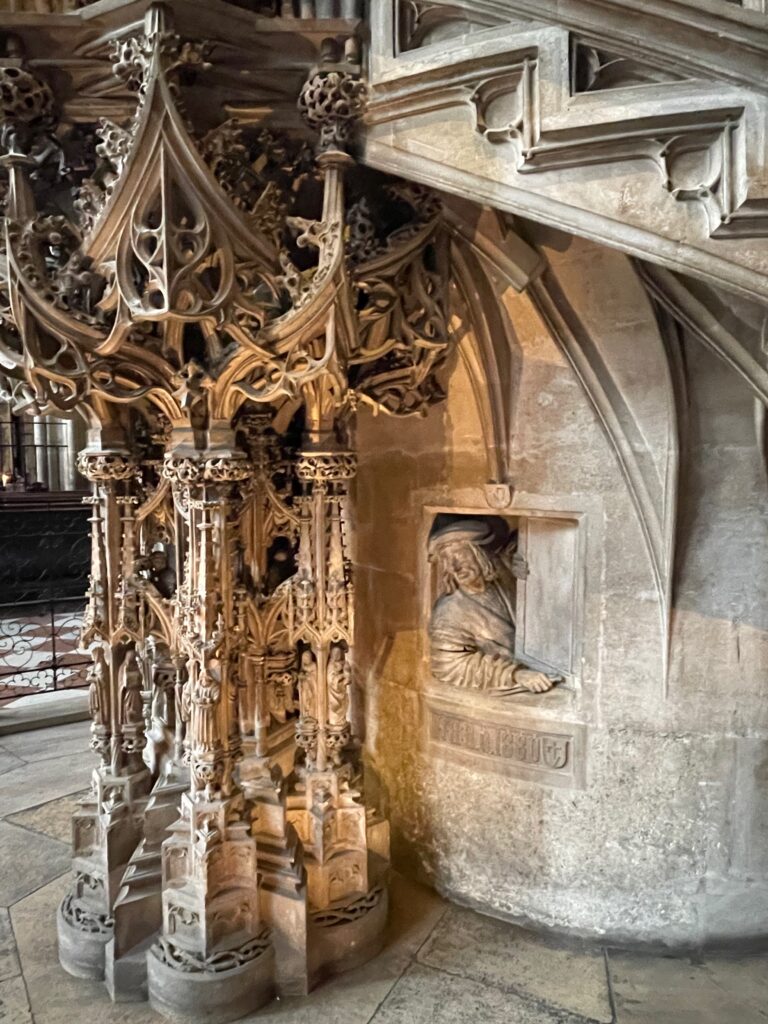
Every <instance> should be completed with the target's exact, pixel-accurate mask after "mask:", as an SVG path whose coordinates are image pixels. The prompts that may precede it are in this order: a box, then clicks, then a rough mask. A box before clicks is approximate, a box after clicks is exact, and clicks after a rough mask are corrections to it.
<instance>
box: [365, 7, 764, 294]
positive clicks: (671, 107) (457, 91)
mask: <svg viewBox="0 0 768 1024" xmlns="http://www.w3.org/2000/svg"><path fill="white" fill-rule="evenodd" d="M371 21H372V24H371V46H372V52H371V59H370V82H371V101H370V104H369V111H368V118H367V122H368V127H367V132H366V137H365V140H364V159H365V160H366V161H367V162H368V163H369V164H371V165H373V166H375V167H378V168H380V169H382V170H386V171H390V172H394V173H399V174H403V175H406V176H408V177H411V178H414V179H416V180H418V181H421V182H424V183H425V184H429V185H433V186H436V187H438V188H441V189H443V190H445V191H447V192H452V193H456V194H459V195H471V196H473V197H474V198H476V199H478V200H480V201H485V202H487V203H488V204H489V205H491V206H495V207H497V208H498V209H502V210H506V211H509V212H512V213H519V214H522V215H525V216H527V217H530V218H531V219H533V220H538V221H543V222H545V223H548V224H551V225H553V226H556V227H559V228H563V229H565V230H567V231H570V232H572V233H573V234H577V235H581V236H583V237H587V238H593V239H596V240H598V241H602V242H605V243H607V244H609V245H612V246H615V247H618V248H620V249H622V250H624V251H626V252H629V253H631V254H633V255H636V256H640V257H644V258H647V259H650V260H652V261H653V262H656V263H660V264H663V265H665V266H668V267H670V268H671V269H674V270H679V271H683V272H686V273H690V274H693V275H696V276H699V277H702V278H706V279H708V280H710V281H711V282H717V283H719V284H724V285H726V286H728V287H731V288H735V289H738V290H740V291H742V292H743V293H746V294H749V295H752V296H759V297H763V296H764V295H765V290H766V275H767V274H768V164H767V163H766V151H765V145H764V130H765V128H764V122H765V91H766V81H768V79H766V75H765V71H766V67H767V66H768V20H767V19H766V15H765V14H763V13H759V12H757V11H752V10H744V9H742V8H741V7H737V6H736V5H734V4H731V3H726V2H725V0H703V2H701V3H695V4H694V3H693V2H690V0H671V2H665V3H660V2H658V0H650V2H649V0H643V2H639V0H634V2H633V0H599V2H598V0H568V2H565V3H559V2H558V3H556V2H554V0H541V2H539V0H537V2H531V0H463V2H459V3H451V4H435V3H422V2H416V3H407V4H406V3H402V2H400V0H388V2H384V3H381V4H375V5H373V8H372V11H371Z"/></svg>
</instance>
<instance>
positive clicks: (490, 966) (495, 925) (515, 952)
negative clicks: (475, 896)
mask: <svg viewBox="0 0 768 1024" xmlns="http://www.w3.org/2000/svg"><path fill="white" fill-rule="evenodd" d="M417 959H418V961H419V962H420V963H423V964H426V965H427V966H428V967H434V968H438V969H439V970H441V971H445V972H446V973H448V974H456V975H460V976H462V977H465V978H470V979H472V980H473V981H477V982H480V983H481V984H483V985H493V986H495V987H497V988H500V989H503V990H504V991H507V992H512V993H516V994H518V995H522V996H525V997H527V998H529V999H532V1000H534V1001H536V1002H538V1003H541V1004H542V1005H547V1006H550V1007H552V1008H553V1009H568V1010H571V1011H575V1012H576V1013H579V1014H581V1016H583V1017H588V1018H589V1019H590V1020H595V1021H600V1022H601V1024H610V1022H611V1020H612V1016H613V1015H612V1012H611V1004H610V998H609V993H608V979H607V976H606V968H605V957H604V955H603V952H602V950H601V949H599V948H597V949H594V950H590V949H589V948H578V949H577V948H567V947H562V946H556V945H553V944H552V943H548V942H546V941H545V940H543V939H541V938H539V937H536V936H533V935H532V934H531V933H530V932H525V931H524V930H523V929H521V928H515V927H514V926H512V925H509V924H505V923H504V922H502V921H495V920H493V919H492V918H489V917H481V916H480V915H479V914H475V913H474V912H473V911H471V910H464V909H461V908H458V907H451V908H450V910H448V911H447V913H446V914H445V916H444V917H443V918H442V920H441V921H440V923H439V925H438V926H437V927H436V928H435V930H434V931H433V932H432V934H431V935H430V937H429V939H428V940H427V941H426V942H425V943H424V946H423V947H422V948H421V950H420V951H419V954H418V957H417Z"/></svg>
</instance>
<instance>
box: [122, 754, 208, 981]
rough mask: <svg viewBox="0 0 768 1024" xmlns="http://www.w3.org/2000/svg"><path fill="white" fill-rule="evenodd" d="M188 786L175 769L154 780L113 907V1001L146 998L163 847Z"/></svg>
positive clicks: (159, 916) (157, 918)
mask: <svg viewBox="0 0 768 1024" xmlns="http://www.w3.org/2000/svg"><path fill="white" fill-rule="evenodd" d="M188 787H189V776H188V771H187V769H186V768H182V769H176V770H175V771H173V772H171V773H170V774H168V775H164V776H161V777H160V778H159V779H158V780H157V782H156V783H155V785H154V787H153V789H152V792H151V794H150V797H149V800H148V802H147V807H146V811H145V814H144V837H143V839H142V840H141V842H140V843H139V844H138V846H137V847H136V849H135V850H134V853H133V855H132V856H131V859H130V860H129V862H128V865H127V867H126V869H125V873H124V875H123V879H122V884H121V888H120V892H119V894H118V896H117V899H116V901H115V905H114V920H115V928H114V937H113V939H112V941H111V942H110V944H109V946H108V947H107V961H106V972H105V973H106V982H107V988H108V989H109V992H110V995H111V996H112V998H113V999H115V1000H117V1001H135V1000H144V999H146V998H147V996H146V976H147V962H146V949H147V946H148V945H149V943H151V941H152V940H153V938H154V936H155V934H156V932H157V931H158V929H159V928H160V923H161V920H162V901H161V885H162V860H161V847H162V843H163V840H164V839H165V838H166V836H167V835H168V830H169V828H171V826H172V825H173V823H174V822H175V821H176V820H177V819H178V817H179V802H180V800H181V795H182V793H184V792H185V791H186V790H187V789H188ZM137 939H138V941H137Z"/></svg>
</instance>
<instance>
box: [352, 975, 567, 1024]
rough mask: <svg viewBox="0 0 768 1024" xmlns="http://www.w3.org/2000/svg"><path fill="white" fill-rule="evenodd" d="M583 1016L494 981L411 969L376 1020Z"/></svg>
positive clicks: (545, 1021) (544, 1023)
mask: <svg viewBox="0 0 768 1024" xmlns="http://www.w3.org/2000/svg"><path fill="white" fill-rule="evenodd" d="M583 1020H584V1019H583V1017H577V1016H575V1015H574V1014H570V1013H562V1012H559V1011H553V1010H550V1009H548V1008H546V1007H543V1006H538V1005H536V1004H535V1003H531V1002H527V1001H524V1000H523V999H521V998H520V997H519V996H516V995H514V994H513V993H511V992H505V991H503V990H502V989H499V988H496V987H495V986H493V985H482V984H479V983H478V982H475V981H468V980H467V979H466V978H461V977H455V976H454V975H451V974H445V973H443V972H442V971H435V970H433V969H432V968H430V967H425V966H424V965H423V964H414V965H413V966H412V967H409V968H408V970H407V971H406V973H405V974H404V975H403V978H402V979H401V980H400V981H399V982H398V984H397V985H396V986H395V987H394V989H393V990H392V992H390V994H389V996H388V997H387V998H386V1000H385V1001H384V1003H383V1004H382V1007H381V1009H380V1010H379V1011H378V1013H376V1015H375V1016H374V1018H373V1022H372V1024H417V1022H418V1024H468V1022H470V1021H472V1022H477V1024H480V1022H482V1024H511V1022H513V1021H514V1024H583Z"/></svg>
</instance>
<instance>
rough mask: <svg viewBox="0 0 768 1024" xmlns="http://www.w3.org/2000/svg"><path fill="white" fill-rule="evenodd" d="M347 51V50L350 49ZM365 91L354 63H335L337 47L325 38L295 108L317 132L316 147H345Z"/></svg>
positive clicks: (361, 109) (323, 149)
mask: <svg viewBox="0 0 768 1024" xmlns="http://www.w3.org/2000/svg"><path fill="white" fill-rule="evenodd" d="M350 52H351V51H350ZM366 101H367V90H366V86H365V82H363V81H362V79H361V78H360V75H359V70H358V69H357V68H356V66H355V65H351V64H348V63H346V62H345V63H337V46H336V44H335V42H334V41H333V40H325V41H324V43H323V45H322V48H321V63H320V65H319V66H318V68H317V69H316V70H315V71H314V73H313V74H312V75H311V76H310V78H308V79H307V81H306V82H305V83H304V87H303V88H302V90H301V95H300V96H299V101H298V107H299V112H300V113H301V116H302V117H303V118H304V120H305V121H306V122H307V124H308V125H309V126H310V127H311V128H314V129H315V130H316V131H319V132H320V150H321V152H325V151H327V150H333V149H340V150H342V151H344V150H346V147H347V144H348V142H349V140H350V138H351V137H352V132H353V130H354V125H355V122H356V121H358V120H359V119H360V118H361V117H362V116H363V114H364V113H365V107H366Z"/></svg>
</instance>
